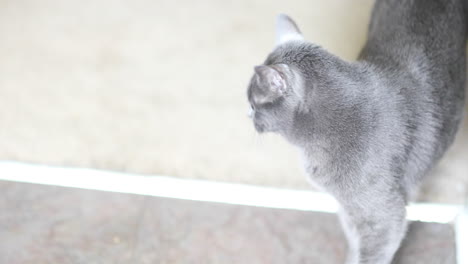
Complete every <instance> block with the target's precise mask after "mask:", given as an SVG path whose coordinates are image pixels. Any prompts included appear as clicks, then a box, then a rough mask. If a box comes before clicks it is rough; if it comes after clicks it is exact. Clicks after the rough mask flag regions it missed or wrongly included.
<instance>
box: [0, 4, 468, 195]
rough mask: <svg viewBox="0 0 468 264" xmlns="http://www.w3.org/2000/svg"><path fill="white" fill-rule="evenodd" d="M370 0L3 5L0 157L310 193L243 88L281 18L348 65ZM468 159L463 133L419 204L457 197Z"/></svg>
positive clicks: (290, 152) (291, 153) (290, 154)
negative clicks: (261, 129)
mask: <svg viewBox="0 0 468 264" xmlns="http://www.w3.org/2000/svg"><path fill="white" fill-rule="evenodd" d="M371 3H372V1H371V0H365V1H364V0H361V1H344V0H333V1H319V0H314V1H312V0H301V1H299V0H294V1H279V0H277V1H267V0H263V1H262V0H241V1H215V0H203V1H188V0H183V1H157V0H152V1H150V0H135V1H111V0H93V1H91V0H86V1H71V0H70V1H64V0H55V1H54V0H42V1H34V0H22V1H18V0H0V36H1V40H0V159H8V160H20V161H26V162H35V163H45V164H53V165H64V166H80V167H93V168H100V169H109V170H118V171H130V172H134V173H144V174H165V175H172V176H178V177H191V178H203V179H213V180H221V181H234V182H243V183H251V184H260V185H270V186H279V187H294V188H309V187H308V184H307V183H306V180H305V177H304V175H303V174H302V172H301V171H300V164H299V161H298V158H297V155H296V152H295V150H294V149H293V148H292V147H290V146H289V145H287V144H286V143H285V142H284V141H283V140H282V139H280V138H278V137H277V136H273V135H267V136H262V137H257V136H256V135H255V132H254V129H253V126H252V124H251V123H250V122H249V120H248V118H247V117H246V113H247V108H248V105H247V102H246V96H245V90H246V84H247V82H248V79H249V77H250V74H251V73H252V67H253V66H254V65H255V64H259V63H261V62H262V61H263V59H264V58H265V56H266V55H267V53H268V52H269V51H270V50H271V49H272V46H273V45H272V44H273V37H274V36H273V24H274V16H275V15H276V14H277V13H280V12H284V13H288V14H290V15H292V16H293V17H294V18H295V19H296V20H297V21H298V23H299V25H300V26H301V28H302V30H303V32H304V34H305V35H306V37H307V38H308V39H309V40H311V41H314V42H315V43H318V44H320V45H322V46H324V47H325V48H327V49H329V50H330V51H332V52H334V53H336V54H338V55H340V56H342V57H343V58H346V59H349V60H352V59H353V58H355V56H356V55H357V53H358V51H359V49H360V48H361V46H362V44H363V43H364V41H365V32H366V27H367V23H368V19H369V11H370V8H371ZM463 137H464V138H463ZM467 161H468V129H465V132H464V135H463V136H462V137H460V139H459V141H458V142H457V146H456V149H455V150H453V151H452V153H451V155H450V156H449V157H448V159H447V160H446V161H445V162H444V163H443V164H442V166H440V168H439V169H438V170H436V173H435V177H433V178H432V179H431V182H432V184H429V185H428V186H427V187H425V188H424V189H423V190H424V192H423V193H424V199H426V200H432V201H452V202H453V201H454V202H461V201H462V197H463V196H464V191H465V186H466V185H467V179H466V178H468V165H467V163H468V162H467Z"/></svg>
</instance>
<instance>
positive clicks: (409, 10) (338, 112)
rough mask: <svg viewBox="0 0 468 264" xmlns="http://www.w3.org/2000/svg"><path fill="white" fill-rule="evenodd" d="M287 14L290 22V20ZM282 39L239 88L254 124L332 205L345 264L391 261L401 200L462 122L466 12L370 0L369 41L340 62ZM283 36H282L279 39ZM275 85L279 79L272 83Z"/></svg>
mask: <svg viewBox="0 0 468 264" xmlns="http://www.w3.org/2000/svg"><path fill="white" fill-rule="evenodd" d="M288 21H289V22H288ZM278 23H279V24H280V25H281V23H293V25H290V26H284V25H283V26H281V30H280V31H281V32H279V34H285V33H284V30H285V28H286V29H288V28H289V29H290V30H293V31H294V30H295V32H289V33H288V34H292V36H294V38H291V39H289V40H288V38H282V36H278V37H277V40H278V39H279V40H281V41H280V42H279V44H278V46H277V47H276V48H275V49H274V51H273V52H272V53H271V54H270V55H269V56H268V58H267V59H266V61H265V62H264V65H265V66H263V67H270V73H272V72H271V71H274V74H276V75H275V76H277V77H278V76H279V77H280V78H281V80H282V85H283V86H284V87H282V90H281V93H278V89H277V88H276V89H274V88H272V85H271V79H269V77H268V76H267V75H266V74H264V73H259V72H257V73H255V74H254V76H253V77H252V80H251V83H250V85H249V88H248V98H249V102H250V104H251V106H252V108H253V110H254V111H253V116H252V118H253V122H254V125H255V128H256V129H257V131H258V132H276V133H279V134H281V135H282V136H284V137H285V138H286V139H287V140H288V141H289V142H291V143H292V144H294V145H296V146H297V147H298V148H299V149H300V150H301V152H302V155H303V157H304V160H305V168H306V172H307V174H308V176H309V177H310V179H311V180H312V181H313V182H314V183H315V184H317V185H318V186H319V187H321V188H322V189H324V190H325V191H327V192H328V193H330V194H332V195H333V196H334V197H335V198H336V199H337V201H338V202H339V203H340V205H341V208H342V210H341V213H340V218H341V222H342V224H343V227H344V230H345V233H346V236H347V238H348V244H349V254H348V259H347V263H348V264H356V263H372V264H388V263H390V262H391V261H392V259H393V255H394V254H395V252H396V250H397V249H398V247H399V245H400V243H401V240H402V239H403V237H404V235H405V232H406V220H405V205H406V203H407V201H408V200H409V199H411V198H412V197H413V196H414V195H415V193H416V191H417V188H418V185H419V183H420V182H421V180H422V179H423V177H424V175H425V174H427V172H428V171H429V170H430V169H431V168H432V167H433V166H434V165H435V164H436V162H437V161H438V160H439V159H440V157H441V156H442V155H443V153H444V152H445V151H446V149H447V148H448V147H449V145H450V144H451V143H452V141H453V139H454V136H455V133H456V131H457V129H458V126H459V123H460V121H461V119H462V112H463V104H464V87H465V78H466V77H465V60H466V59H465V57H466V54H465V47H466V30H467V26H466V14H465V3H464V2H462V1H461V0H378V1H376V3H375V6H374V9H373V12H372V18H371V23H370V27H369V34H368V41H367V43H366V45H365V47H364V48H363V50H362V52H361V54H360V56H359V59H358V60H357V61H356V62H346V61H344V60H342V59H340V58H338V57H336V56H334V55H332V54H330V53H329V52H327V51H326V50H324V49H322V48H321V47H319V46H317V45H314V44H311V43H308V42H306V41H303V40H301V39H300V38H297V36H298V34H300V32H299V29H298V28H297V26H295V24H294V22H292V20H291V19H290V18H287V17H286V16H284V15H281V16H280V17H279V18H278ZM284 39H286V40H284ZM277 83H278V82H277Z"/></svg>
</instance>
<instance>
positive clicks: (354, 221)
mask: <svg viewBox="0 0 468 264" xmlns="http://www.w3.org/2000/svg"><path fill="white" fill-rule="evenodd" d="M342 206H343V209H342V211H341V212H340V220H341V223H342V225H343V228H344V232H345V235H346V237H347V239H348V247H349V252H348V257H347V262H346V263H347V264H389V263H391V261H392V259H393V256H394V254H395V252H396V251H397V250H398V248H399V246H400V243H401V241H402V239H403V237H404V235H405V233H406V217H405V215H406V211H405V201H404V198H403V197H402V195H398V194H395V193H394V194H387V195H379V197H376V196H374V197H370V196H367V195H362V194H360V195H358V196H356V197H353V198H352V199H349V200H347V201H346V202H344V203H343V204H342Z"/></svg>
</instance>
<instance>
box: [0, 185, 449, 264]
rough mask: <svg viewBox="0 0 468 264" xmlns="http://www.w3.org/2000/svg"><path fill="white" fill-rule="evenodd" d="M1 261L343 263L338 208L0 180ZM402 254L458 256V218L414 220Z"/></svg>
mask: <svg viewBox="0 0 468 264" xmlns="http://www.w3.org/2000/svg"><path fill="white" fill-rule="evenodd" d="M0 193H1V194H2V199H0V212H1V214H0V245H1V246H0V263H8V264H29V263H30V264H43V263H44V264H46V263H47V264H51V263H52V264H53V263H57V264H59V263H60V264H65V263H86V264H93V263H96V264H97V263H122V264H124V263H129V264H130V263H131V264H134V263H194V264H199V263H223V264H229V263H233V264H238V263H253V264H255V263H265V264H275V263H278V264H284V263H320V264H332V263H337V264H338V263H342V262H343V259H344V255H345V250H346V245H345V242H344V237H343V234H342V232H341V229H340V227H339V225H338V221H337V219H336V216H335V215H332V214H325V213H314V212H302V211H292V210H279V209H267V208H256V207H247V206H234V205H225V204H215V203H206V202H194V201H186V200H175V199H167V198H157V197H149V196H138V195H130V194H119V193H109V192H99V191H90V190H81V189H73V188H63V187H54V186H43V185H33V184H24V183H13V182H5V181H0ZM396 263H408V264H419V263H424V264H431V263H434V264H435V263H437V264H440V263H447V264H454V263H456V262H455V244H454V231H453V228H452V226H450V225H441V224H428V223H421V222H415V223H412V225H411V227H410V230H409V234H408V237H407V239H406V241H405V243H404V244H403V247H402V249H401V251H400V252H399V255H398V257H397V261H396Z"/></svg>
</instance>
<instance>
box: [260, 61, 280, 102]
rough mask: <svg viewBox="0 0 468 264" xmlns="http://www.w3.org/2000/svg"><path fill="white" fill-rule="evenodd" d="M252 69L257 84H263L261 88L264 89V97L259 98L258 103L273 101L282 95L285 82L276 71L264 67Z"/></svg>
mask: <svg viewBox="0 0 468 264" xmlns="http://www.w3.org/2000/svg"><path fill="white" fill-rule="evenodd" d="M254 69H255V74H256V76H257V81H258V83H261V84H263V85H261V87H263V88H264V89H265V90H264V91H263V92H264V97H263V98H259V99H260V100H259V101H262V102H263V103H265V102H267V101H273V100H275V99H277V98H279V97H281V96H282V95H283V94H284V92H285V91H286V80H285V79H284V77H283V75H281V74H280V73H279V72H278V71H277V70H276V69H274V68H272V67H270V66H266V65H260V66H255V68H254Z"/></svg>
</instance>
